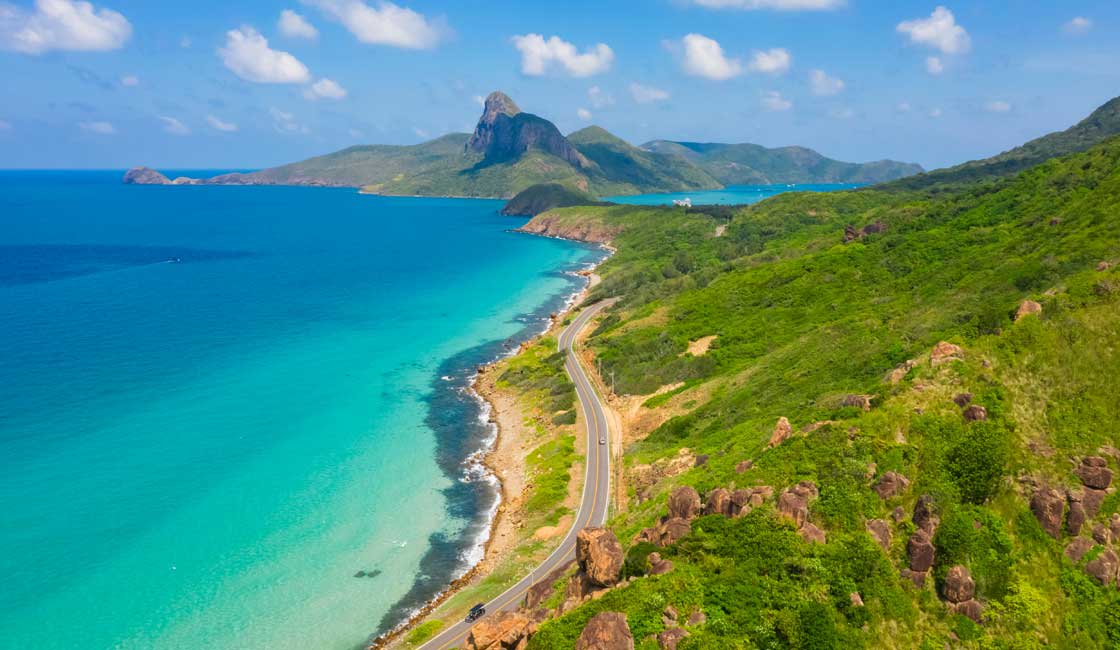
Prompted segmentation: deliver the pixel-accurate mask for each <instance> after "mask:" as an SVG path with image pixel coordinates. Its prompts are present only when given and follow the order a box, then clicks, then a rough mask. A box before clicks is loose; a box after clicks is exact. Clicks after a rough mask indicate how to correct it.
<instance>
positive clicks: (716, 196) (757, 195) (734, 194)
mask: <svg viewBox="0 0 1120 650" xmlns="http://www.w3.org/2000/svg"><path fill="white" fill-rule="evenodd" d="M858 187H863V185H854V184H851V183H808V184H800V185H729V186H728V187H725V188H723V189H722V190H703V191H699V192H675V193H670V194H638V195H633V196H611V197H607V198H606V199H605V200H606V201H613V202H615V203H628V204H632V205H672V203H673V201H683V200H684V199H689V200H690V201H692V204H693V205H746V204H749V203H758V202H759V201H761V200H763V199H768V198H770V197H771V196H777V195H778V194H782V193H784V192H835V191H838V190H852V189H856V188H858Z"/></svg>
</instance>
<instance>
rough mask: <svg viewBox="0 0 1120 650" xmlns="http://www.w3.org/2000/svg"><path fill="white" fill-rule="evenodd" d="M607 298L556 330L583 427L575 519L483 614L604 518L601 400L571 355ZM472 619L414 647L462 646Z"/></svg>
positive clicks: (511, 597)
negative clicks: (553, 547)
mask: <svg viewBox="0 0 1120 650" xmlns="http://www.w3.org/2000/svg"><path fill="white" fill-rule="evenodd" d="M608 304H609V303H607V302H600V303H596V304H594V305H592V306H590V307H588V308H586V309H584V310H583V312H582V313H580V315H579V317H578V318H576V319H575V320H573V321H572V322H571V324H570V325H568V327H566V328H565V329H564V331H563V332H561V333H560V341H559V347H560V350H561V351H563V352H565V353H567V359H566V360H565V362H564V367H565V369H566V370H567V372H568V376H569V377H571V379H572V383H574V384H575V386H576V396H577V397H578V398H579V404H580V409H581V411H582V413H583V420H584V428H585V430H586V433H587V459H586V460H587V467H586V471H585V472H584V477H585V478H586V480H585V481H584V483H583V498H582V499H581V500H580V504H579V510H578V511H577V512H576V520H575V524H574V525H573V526H572V528H571V530H569V531H568V534H567V535H566V536H565V537H564V540H563V541H562V542H560V546H559V547H557V549H556V550H555V551H553V552H552V555H549V556H548V558H546V559H545V561H544V562H542V563H541V564H539V565H538V566H537V567H536V568H535V569H533V570H532V572H530V573H529V575H527V576H525V577H524V578H522V579H521V580H520V581H519V582H518V583H517V584H515V585H513V586H512V587H510V588H509V589H507V590H506V591H505V592H503V593H502V594H501V595H500V596H498V597H497V598H495V599H493V600H491V601H490V602H488V603H486V616H493V615H494V613H495V612H500V611H506V610H515V609H517V608H519V607H520V606H521V603H522V602H523V601H524V599H525V594H526V593H527V592H528V591H529V588H530V587H532V586H533V585H534V584H535V583H536V582H537V581H538V580H540V579H541V578H544V577H545V576H547V575H548V574H549V573H550V572H552V571H553V570H554V569H556V568H558V567H560V566H562V565H564V564H567V563H568V562H570V561H572V560H573V559H575V555H576V533H578V532H579V531H580V530H582V529H583V528H586V527H588V526H602V525H603V523H604V522H606V520H607V507H608V504H609V503H610V481H611V462H610V445H611V437H610V436H611V434H610V429H609V428H608V426H607V415H606V412H605V410H604V407H603V404H602V402H601V401H600V400H599V395H598V394H597V393H596V392H595V389H594V388H593V387H592V385H591V380H590V379H588V378H587V373H586V372H584V369H583V366H582V365H581V364H580V362H579V358H578V357H577V356H576V353H575V342H576V339H577V338H578V337H579V333H580V332H581V331H582V330H583V328H584V327H586V326H587V323H588V322H589V321H590V320H591V319H592V318H594V317H595V315H596V314H598V313H599V312H600V311H601V310H602V309H603V308H604V307H606V306H607V305H608ZM600 441H603V443H602V444H601V443H600ZM483 618H485V616H484V617H483ZM480 620H481V619H480ZM473 624H474V623H467V622H466V621H458V622H456V623H455V624H454V625H452V626H451V627H449V628H447V629H446V630H444V631H443V632H441V633H440V634H438V635H436V636H435V637H434V638H433V639H432V640H431V641H428V642H427V643H425V644H424V645H422V646H420V650H447V649H448V648H457V647H463V646H465V645H466V641H467V633H468V632H470V629H471V625H473Z"/></svg>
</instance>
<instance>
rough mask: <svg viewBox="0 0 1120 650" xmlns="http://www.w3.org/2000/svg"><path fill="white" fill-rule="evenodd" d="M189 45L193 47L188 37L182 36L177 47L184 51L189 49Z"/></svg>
mask: <svg viewBox="0 0 1120 650" xmlns="http://www.w3.org/2000/svg"><path fill="white" fill-rule="evenodd" d="M191 45H193V43H192V42H191V37H190V36H184V37H182V38H180V39H179V47H181V48H183V49H184V50H189V49H191Z"/></svg>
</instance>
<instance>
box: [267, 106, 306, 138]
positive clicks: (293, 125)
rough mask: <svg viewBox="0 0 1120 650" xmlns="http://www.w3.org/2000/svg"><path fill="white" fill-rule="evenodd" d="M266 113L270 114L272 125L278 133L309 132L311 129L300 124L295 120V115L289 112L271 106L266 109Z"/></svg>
mask: <svg viewBox="0 0 1120 650" xmlns="http://www.w3.org/2000/svg"><path fill="white" fill-rule="evenodd" d="M268 114H269V115H271V116H272V126H273V128H275V129H276V130H277V131H278V132H280V133H300V134H305V135H306V134H308V133H311V129H309V128H307V127H306V126H304V125H302V124H300V123H299V122H297V121H296V116H295V115H292V114H291V113H285V112H284V111H282V110H280V109H279V108H276V107H275V106H273V107H272V108H270V109H268Z"/></svg>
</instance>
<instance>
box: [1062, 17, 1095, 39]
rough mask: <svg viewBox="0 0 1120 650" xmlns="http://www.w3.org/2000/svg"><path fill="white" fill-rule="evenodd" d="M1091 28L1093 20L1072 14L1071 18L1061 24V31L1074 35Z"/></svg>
mask: <svg viewBox="0 0 1120 650" xmlns="http://www.w3.org/2000/svg"><path fill="white" fill-rule="evenodd" d="M1092 28H1093V21H1091V20H1089V19H1088V18H1086V17H1085V16H1074V18H1073V19H1072V20H1070V21H1069V22H1068V23H1066V24H1065V25H1062V31H1064V32H1065V33H1067V34H1074V35H1078V34H1084V33H1085V32H1088V31H1089V30H1090V29H1092Z"/></svg>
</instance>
